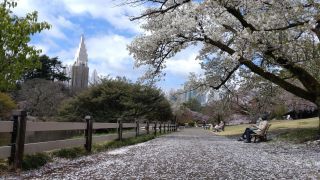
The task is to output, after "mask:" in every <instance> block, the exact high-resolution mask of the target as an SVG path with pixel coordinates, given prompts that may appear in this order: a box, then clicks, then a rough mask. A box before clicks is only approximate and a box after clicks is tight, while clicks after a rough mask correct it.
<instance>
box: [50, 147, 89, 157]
mask: <svg viewBox="0 0 320 180" xmlns="http://www.w3.org/2000/svg"><path fill="white" fill-rule="evenodd" d="M87 154H88V153H87V152H86V150H85V149H84V148H83V147H75V148H67V149H60V150H57V151H54V152H52V155H53V156H56V157H61V158H67V159H74V158H77V157H80V156H83V155H87Z"/></svg>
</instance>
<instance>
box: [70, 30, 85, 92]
mask: <svg viewBox="0 0 320 180" xmlns="http://www.w3.org/2000/svg"><path fill="white" fill-rule="evenodd" d="M88 78H89V67H88V54H87V49H86V46H85V43H84V36H83V35H81V39H80V44H79V48H78V50H77V53H76V55H75V62H74V65H73V66H72V77H71V88H72V90H73V91H81V90H83V89H85V88H87V87H88Z"/></svg>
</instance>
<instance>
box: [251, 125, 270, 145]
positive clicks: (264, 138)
mask: <svg viewBox="0 0 320 180" xmlns="http://www.w3.org/2000/svg"><path fill="white" fill-rule="evenodd" d="M270 126H271V124H268V125H267V127H266V128H265V129H264V130H263V131H261V133H259V134H252V137H253V138H254V140H253V142H254V143H255V142H256V140H257V139H259V142H262V141H267V133H268V130H269V128H270Z"/></svg>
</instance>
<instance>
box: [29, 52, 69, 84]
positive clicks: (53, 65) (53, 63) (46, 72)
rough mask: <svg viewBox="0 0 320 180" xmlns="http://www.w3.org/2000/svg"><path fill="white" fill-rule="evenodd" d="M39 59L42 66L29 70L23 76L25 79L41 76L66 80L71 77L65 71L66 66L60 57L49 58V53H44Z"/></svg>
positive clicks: (40, 77)
mask: <svg viewBox="0 0 320 180" xmlns="http://www.w3.org/2000/svg"><path fill="white" fill-rule="evenodd" d="M37 61H39V62H40V63H41V67H38V68H35V69H33V70H31V71H29V72H27V73H26V74H25V75H24V77H23V79H24V80H28V79H35V78H39V79H46V80H50V81H54V80H59V81H66V80H69V79H70V78H68V77H67V76H66V74H65V73H64V72H63V68H64V67H63V66H62V62H61V61H59V59H58V57H54V58H49V57H48V56H47V55H42V56H40V57H38V58H37Z"/></svg>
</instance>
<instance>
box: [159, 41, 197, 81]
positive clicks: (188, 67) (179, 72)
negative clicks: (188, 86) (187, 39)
mask: <svg viewBox="0 0 320 180" xmlns="http://www.w3.org/2000/svg"><path fill="white" fill-rule="evenodd" d="M199 49H200V47H197V46H192V47H189V48H187V49H185V50H183V51H181V52H180V53H178V54H177V55H176V56H175V57H173V58H171V59H170V60H168V62H167V68H166V70H165V71H166V72H169V73H171V74H173V75H176V76H180V77H182V78H185V79H186V78H187V77H188V76H189V74H190V72H194V73H196V74H201V73H202V72H203V70H202V69H201V66H200V61H199V60H196V57H197V55H198V51H199Z"/></svg>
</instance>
